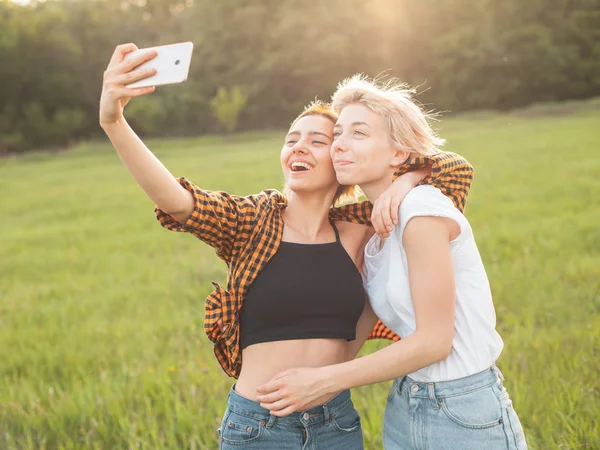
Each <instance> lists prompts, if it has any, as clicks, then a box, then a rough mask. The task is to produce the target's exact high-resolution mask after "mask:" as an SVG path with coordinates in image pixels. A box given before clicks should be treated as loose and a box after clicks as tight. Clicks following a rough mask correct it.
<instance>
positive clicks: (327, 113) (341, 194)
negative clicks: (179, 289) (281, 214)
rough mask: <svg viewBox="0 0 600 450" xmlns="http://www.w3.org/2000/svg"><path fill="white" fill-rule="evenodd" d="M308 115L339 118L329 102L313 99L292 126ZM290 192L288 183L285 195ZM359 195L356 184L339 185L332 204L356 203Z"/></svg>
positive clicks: (284, 190)
mask: <svg viewBox="0 0 600 450" xmlns="http://www.w3.org/2000/svg"><path fill="white" fill-rule="evenodd" d="M307 116H322V117H325V118H326V119H329V120H331V122H333V123H334V124H335V123H336V122H337V119H338V113H337V112H335V111H334V110H333V109H332V108H331V105H330V104H329V103H326V102H324V101H322V100H313V101H312V102H311V103H310V104H309V105H308V106H306V107H305V108H304V111H302V112H301V113H300V115H299V116H298V117H296V118H295V119H294V120H293V121H292V124H291V125H290V128H291V127H293V126H294V125H295V124H296V122H298V121H299V120H300V119H302V118H303V117H307ZM290 192H291V189H290V188H289V187H288V185H287V184H286V185H285V186H284V187H283V195H285V196H286V197H288V196H289V194H290ZM358 197H359V189H358V186H356V185H352V186H342V185H340V187H338V189H337V191H336V192H335V195H334V197H333V203H332V206H335V205H336V203H338V202H340V203H341V202H343V203H354V202H356V201H358Z"/></svg>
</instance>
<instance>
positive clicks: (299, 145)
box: [292, 139, 308, 154]
mask: <svg viewBox="0 0 600 450" xmlns="http://www.w3.org/2000/svg"><path fill="white" fill-rule="evenodd" d="M292 152H293V153H294V154H296V153H301V154H305V153H307V152H308V150H306V147H305V146H304V142H303V141H302V139H298V142H296V143H295V144H294V147H292Z"/></svg>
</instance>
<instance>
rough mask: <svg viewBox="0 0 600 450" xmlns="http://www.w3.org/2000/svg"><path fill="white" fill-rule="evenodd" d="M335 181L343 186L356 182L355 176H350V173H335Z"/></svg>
mask: <svg viewBox="0 0 600 450" xmlns="http://www.w3.org/2000/svg"><path fill="white" fill-rule="evenodd" d="M336 178H337V182H338V183H339V184H341V185H344V186H350V185H353V184H358V182H357V181H355V180H356V177H353V176H351V175H350V174H346V173H340V174H336Z"/></svg>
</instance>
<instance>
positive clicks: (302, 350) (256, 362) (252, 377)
mask: <svg viewBox="0 0 600 450" xmlns="http://www.w3.org/2000/svg"><path fill="white" fill-rule="evenodd" d="M347 344H348V342H347V341H346V340H343V339H299V340H290V341H277V342H264V343H261V344H254V345H250V346H248V347H247V348H245V349H244V350H243V352H242V371H241V373H240V377H239V378H238V381H237V382H236V384H235V391H236V392H237V393H238V394H240V395H241V396H242V397H245V398H247V399H250V400H254V401H256V397H257V395H258V392H257V391H256V389H257V388H258V387H259V386H261V385H263V384H265V383H267V382H269V381H271V379H272V378H273V377H274V376H275V375H277V374H278V373H279V372H281V371H282V370H286V369H293V368H298V367H322V366H327V365H330V364H339V363H342V362H346V361H347ZM334 396H335V394H330V395H328V396H326V397H321V398H319V399H318V400H317V401H315V402H313V403H311V404H309V405H307V406H306V407H305V408H304V409H309V408H312V407H313V406H317V405H320V404H323V403H326V402H327V401H328V400H330V399H331V398H332V397H334Z"/></svg>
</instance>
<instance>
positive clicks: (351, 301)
mask: <svg viewBox="0 0 600 450" xmlns="http://www.w3.org/2000/svg"><path fill="white" fill-rule="evenodd" d="M332 225H333V223H332ZM333 229H334V231H335V236H336V241H335V242H330V243H326V244H297V243H292V242H281V243H280V246H279V249H278V250H277V253H275V255H274V256H273V257H272V258H271V260H270V261H269V262H268V263H267V264H266V265H265V267H264V268H263V270H262V271H261V272H260V274H259V275H258V276H257V278H256V279H255V280H254V283H252V285H251V286H250V288H249V290H248V294H247V295H246V298H245V299H244V303H243V306H242V309H241V311H240V339H241V347H242V349H244V348H246V347H248V346H249V345H252V344H258V343H261V342H272V341H285V340H291V339H316V338H329V339H346V340H349V341H351V340H354V339H355V338H356V324H357V322H358V319H359V317H360V315H361V314H362V311H363V309H364V306H365V300H366V294H365V290H364V288H363V283H362V278H361V276H360V273H359V271H358V269H357V268H356V266H355V265H354V262H353V261H352V258H350V255H348V253H347V252H346V250H345V249H344V247H342V243H341V242H340V237H339V234H338V231H337V229H336V228H335V225H334V226H333Z"/></svg>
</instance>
